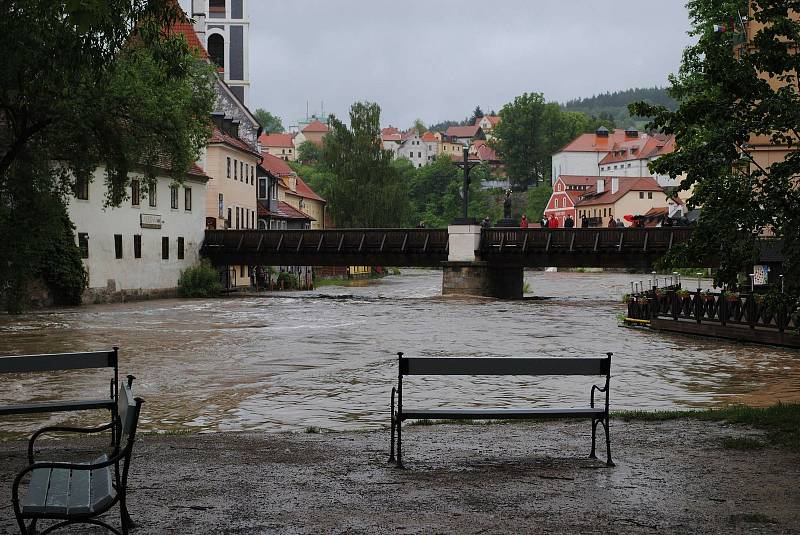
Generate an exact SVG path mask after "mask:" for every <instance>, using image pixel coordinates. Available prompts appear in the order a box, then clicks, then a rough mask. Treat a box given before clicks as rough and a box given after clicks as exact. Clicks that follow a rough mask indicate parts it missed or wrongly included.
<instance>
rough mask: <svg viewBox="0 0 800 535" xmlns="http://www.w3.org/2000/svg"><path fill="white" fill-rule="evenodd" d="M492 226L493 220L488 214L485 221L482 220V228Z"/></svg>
mask: <svg viewBox="0 0 800 535" xmlns="http://www.w3.org/2000/svg"><path fill="white" fill-rule="evenodd" d="M491 226H492V222H491V221H489V216H488V215H487V216H486V217H484V218H483V221H481V228H490V227H491Z"/></svg>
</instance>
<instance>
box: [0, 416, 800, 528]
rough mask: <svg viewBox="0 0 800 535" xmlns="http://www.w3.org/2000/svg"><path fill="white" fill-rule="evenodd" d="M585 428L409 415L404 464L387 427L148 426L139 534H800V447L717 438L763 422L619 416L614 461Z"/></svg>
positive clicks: (5, 480)
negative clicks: (193, 431) (193, 430)
mask: <svg viewBox="0 0 800 535" xmlns="http://www.w3.org/2000/svg"><path fill="white" fill-rule="evenodd" d="M588 431H589V424H588V423H579V422H555V423H553V422H550V423H536V422H533V423H515V424H495V425H437V426H411V427H406V428H405V429H404V444H403V445H404V455H405V459H404V460H405V464H406V467H407V469H406V470H397V469H395V468H393V467H392V466H390V465H389V464H388V463H387V462H386V461H387V457H388V455H387V453H388V452H387V448H388V430H386V431H384V432H376V431H370V432H349V433H325V434H301V433H296V434H290V433H283V434H258V435H256V434H223V433H218V434H208V435H179V436H155V435H144V436H142V437H141V440H139V441H138V443H137V445H136V449H135V450H134V455H135V463H134V465H133V469H132V474H131V482H130V487H131V492H130V495H129V503H130V510H131V513H132V515H133V517H134V521H135V522H137V524H138V526H137V528H136V529H135V530H134V531H133V533H134V534H137V535H140V534H141V535H143V534H150V533H153V534H173V533H175V534H177V533H248V534H249V533H578V532H580V533H594V532H596V533H665V532H666V533H669V532H672V533H709V532H710V533H745V532H746V533H800V487H799V486H798V485H799V484H800V456H798V455H794V454H790V453H787V452H785V451H781V450H777V449H773V448H767V449H762V450H755V451H737V450H729V449H725V448H724V447H723V445H722V442H723V440H724V439H725V438H729V437H739V438H741V437H745V436H758V435H760V432H759V431H756V430H752V429H748V428H745V427H739V426H737V427H730V426H726V425H725V424H717V423H708V422H694V421H672V422H665V423H652V422H632V423H626V422H619V421H613V420H612V447H613V448H614V450H613V452H612V453H613V455H614V460H615V461H616V463H617V466H616V467H614V468H607V467H606V466H605V464H604V463H602V462H598V461H592V460H589V459H587V458H586V454H587V453H588V450H589V446H590V440H589V433H588ZM88 444H89V443H82V445H81V447H82V449H85V448H86V446H87V445H88ZM63 446H64V443H63V442H59V441H50V442H47V443H43V451H42V452H41V454H40V457H41V458H56V457H62V456H64V455H73V456H74V455H75V454H76V451H74V450H72V451H70V452H68V453H65V451H64V449H63ZM598 453H600V451H599V452H598ZM603 453H604V451H603ZM78 455H79V456H80V453H78ZM24 463H25V444H24V443H23V442H20V441H14V442H7V443H3V444H0V533H14V532H16V531H15V529H16V528H15V523H14V520H13V512H12V509H11V506H10V501H11V500H10V488H11V482H12V480H13V476H14V473H15V472H16V471H17V470H18V469H20V468H21V467H22V466H23V465H24ZM111 522H112V523H113V524H116V519H115V518H112V519H111ZM97 532H98V533H100V531H97ZM62 533H94V531H93V530H92V529H88V528H79V529H78V528H76V529H74V530H72V531H70V530H66V531H63V532H62Z"/></svg>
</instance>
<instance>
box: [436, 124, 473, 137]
mask: <svg viewBox="0 0 800 535" xmlns="http://www.w3.org/2000/svg"><path fill="white" fill-rule="evenodd" d="M480 129H481V127H480V126H477V125H471V126H451V127H450V128H448V129H447V132H445V134H444V135H446V136H448V137H475V136H477V135H478V131H480Z"/></svg>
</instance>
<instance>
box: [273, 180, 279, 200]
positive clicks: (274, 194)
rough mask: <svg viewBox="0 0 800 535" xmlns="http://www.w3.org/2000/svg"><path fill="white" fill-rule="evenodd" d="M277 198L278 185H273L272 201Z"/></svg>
mask: <svg viewBox="0 0 800 535" xmlns="http://www.w3.org/2000/svg"><path fill="white" fill-rule="evenodd" d="M277 198H278V184H277V183H274V184H273V185H272V200H276V199H277Z"/></svg>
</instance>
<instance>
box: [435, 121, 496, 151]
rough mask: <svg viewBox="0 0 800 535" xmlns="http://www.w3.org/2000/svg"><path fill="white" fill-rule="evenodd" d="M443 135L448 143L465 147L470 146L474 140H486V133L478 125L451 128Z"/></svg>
mask: <svg viewBox="0 0 800 535" xmlns="http://www.w3.org/2000/svg"><path fill="white" fill-rule="evenodd" d="M444 135H445V137H447V138H448V139H449V140H450V141H453V142H455V143H460V144H461V145H465V146H467V147H468V146H470V145H472V142H473V141H475V140H478V139H486V133H485V132H484V131H483V129H482V128H481V127H480V126H478V125H469V126H451V127H450V128H448V129H447V131H446V132H445V133H444Z"/></svg>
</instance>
